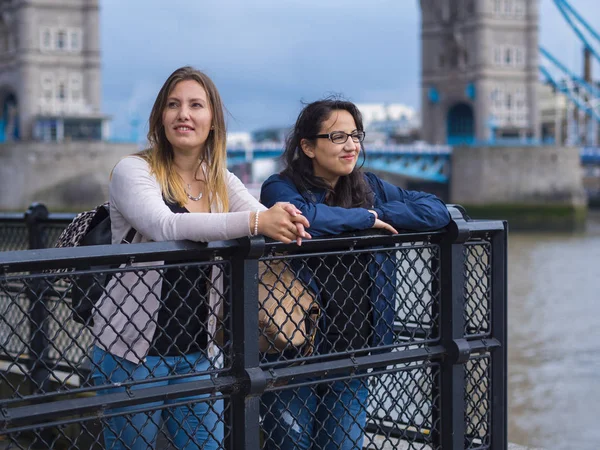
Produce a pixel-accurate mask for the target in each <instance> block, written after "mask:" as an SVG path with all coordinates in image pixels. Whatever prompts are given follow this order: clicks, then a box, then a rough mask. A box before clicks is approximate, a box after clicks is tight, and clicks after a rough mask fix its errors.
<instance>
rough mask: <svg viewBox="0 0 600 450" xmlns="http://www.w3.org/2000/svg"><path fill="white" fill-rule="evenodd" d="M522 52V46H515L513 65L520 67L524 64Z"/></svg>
mask: <svg viewBox="0 0 600 450" xmlns="http://www.w3.org/2000/svg"><path fill="white" fill-rule="evenodd" d="M524 53H525V52H524V50H523V47H516V48H515V65H516V66H517V67H522V66H523V65H525V57H524Z"/></svg>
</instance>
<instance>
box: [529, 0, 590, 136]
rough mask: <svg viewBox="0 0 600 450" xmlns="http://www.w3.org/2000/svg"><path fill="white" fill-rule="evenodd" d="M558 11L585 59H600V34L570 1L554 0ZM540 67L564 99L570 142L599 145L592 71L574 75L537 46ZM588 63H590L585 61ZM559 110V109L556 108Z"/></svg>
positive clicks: (544, 75)
mask: <svg viewBox="0 0 600 450" xmlns="http://www.w3.org/2000/svg"><path fill="white" fill-rule="evenodd" d="M554 4H555V5H556V7H557V9H558V11H559V12H560V13H561V15H562V16H563V18H564V19H565V21H566V22H567V24H568V25H569V26H570V27H571V29H573V31H574V32H575V34H576V35H577V37H578V38H579V40H580V41H581V43H582V45H583V48H584V52H585V53H586V56H584V57H586V58H591V57H592V56H593V57H594V58H595V59H596V60H598V62H600V34H599V33H598V32H596V30H594V28H593V27H592V26H591V25H590V24H589V23H587V22H586V21H585V19H584V18H583V17H582V16H581V15H580V14H579V13H578V12H577V11H576V10H575V9H574V8H573V7H572V6H571V5H570V4H569V2H568V1H567V0H554ZM540 56H541V58H540V66H539V70H540V73H541V74H542V76H543V77H544V79H545V81H546V82H547V83H549V84H550V85H551V86H552V87H553V88H554V89H555V90H556V91H558V92H561V93H563V94H564V95H565V96H566V98H567V100H568V104H567V141H568V143H569V144H571V145H579V144H581V143H582V142H581V140H582V138H583V139H584V140H585V143H586V144H587V145H593V146H596V145H598V124H599V123H600V88H599V87H598V86H596V85H595V84H594V82H593V81H592V80H591V70H590V72H589V73H586V74H584V76H583V77H581V76H578V75H576V74H574V73H573V72H572V71H570V70H569V69H568V68H567V67H566V66H565V65H564V64H562V63H561V62H560V61H559V60H558V59H557V58H555V57H554V56H553V55H552V54H551V53H550V52H549V51H548V50H546V49H544V48H542V47H540ZM588 63H590V62H588ZM557 113H558V111H557Z"/></svg>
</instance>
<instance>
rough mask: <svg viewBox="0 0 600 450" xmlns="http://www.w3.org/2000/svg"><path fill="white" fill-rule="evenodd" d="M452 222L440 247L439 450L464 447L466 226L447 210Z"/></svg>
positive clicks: (459, 215)
mask: <svg viewBox="0 0 600 450" xmlns="http://www.w3.org/2000/svg"><path fill="white" fill-rule="evenodd" d="M448 210H449V211H450V214H451V216H452V222H451V223H450V225H449V227H448V234H447V237H446V238H445V239H444V240H443V241H442V244H441V247H440V253H441V254H440V269H441V271H440V278H441V291H440V294H441V295H440V300H441V305H440V315H439V320H440V338H441V343H442V345H443V346H444V349H445V351H446V356H445V357H444V359H443V361H442V362H441V376H440V384H441V386H440V391H439V392H440V403H441V411H440V412H439V417H440V425H441V436H439V439H440V440H441V448H443V449H444V450H459V449H460V450H462V449H464V448H465V366H464V363H465V362H466V361H467V360H468V359H469V356H470V351H469V344H468V342H467V341H466V339H464V335H465V332H464V328H465V318H464V308H465V246H464V243H465V242H466V241H467V240H468V239H469V230H468V224H467V222H466V221H465V219H464V218H463V215H462V213H461V212H460V210H459V209H457V208H455V207H449V208H448Z"/></svg>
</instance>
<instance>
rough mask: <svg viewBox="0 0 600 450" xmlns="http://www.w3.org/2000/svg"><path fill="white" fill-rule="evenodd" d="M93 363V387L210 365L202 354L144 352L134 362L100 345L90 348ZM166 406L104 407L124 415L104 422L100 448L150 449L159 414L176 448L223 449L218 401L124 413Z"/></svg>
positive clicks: (191, 398)
mask: <svg viewBox="0 0 600 450" xmlns="http://www.w3.org/2000/svg"><path fill="white" fill-rule="evenodd" d="M93 361H94V363H95V367H94V370H93V372H92V378H93V380H94V384H95V385H96V386H106V385H109V386H110V385H114V384H115V383H121V382H126V381H138V380H146V379H148V378H157V377H165V376H168V375H180V374H187V373H193V372H201V371H205V370H208V368H209V367H210V363H209V361H208V360H207V359H206V358H205V357H204V355H203V354H202V353H194V354H190V355H181V356H166V357H164V356H148V357H147V358H146V361H145V362H143V363H141V364H139V365H136V364H134V363H132V362H130V361H127V360H125V359H123V358H119V357H117V356H115V355H112V354H110V353H108V352H106V351H104V350H103V349H101V348H99V347H94V353H93ZM207 378H208V375H198V376H196V377H191V378H185V379H179V380H163V381H157V382H153V383H144V384H142V385H139V386H138V385H136V386H132V388H131V389H132V390H135V389H144V388H147V387H155V386H166V385H169V384H178V383H186V382H189V381H197V380H202V379H207ZM124 391H125V389H124V388H115V389H103V390H100V391H98V392H99V394H101V395H102V394H107V393H115V392H124ZM206 397H207V395H198V396H193V397H186V398H179V399H176V400H174V401H176V402H181V401H191V400H197V399H198V400H201V399H203V398H206ZM168 403H169V402H167V404H168ZM164 404H165V402H153V403H145V404H143V405H135V406H130V407H125V408H118V409H113V410H109V411H107V412H108V413H123V414H124V415H119V416H114V417H111V418H109V419H108V423H107V425H106V426H105V428H104V448H106V449H113V450H121V449H123V450H125V449H127V450H142V449H143V450H147V449H154V448H155V446H156V438H157V435H158V430H159V427H160V421H161V417H162V419H163V420H164V422H165V424H166V427H167V430H168V432H169V435H170V437H171V440H172V441H173V442H174V444H175V446H176V448H177V449H180V450H196V449H205V450H216V449H219V448H221V445H222V441H223V417H222V413H223V401H222V400H216V401H215V400H212V401H210V400H209V401H204V402H203V401H199V402H197V403H189V404H186V405H182V406H177V407H172V408H165V409H159V410H154V411H148V412H144V413H137V414H127V411H130V410H132V409H135V408H139V407H144V408H148V409H149V410H150V409H152V408H156V407H160V406H162V405H164Z"/></svg>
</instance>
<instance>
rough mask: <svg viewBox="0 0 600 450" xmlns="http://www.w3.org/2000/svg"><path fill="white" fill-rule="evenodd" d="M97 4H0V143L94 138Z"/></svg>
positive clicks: (78, 0)
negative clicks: (6, 141)
mask: <svg viewBox="0 0 600 450" xmlns="http://www.w3.org/2000/svg"><path fill="white" fill-rule="evenodd" d="M98 2H99V0H61V1H48V0H28V1H23V0H0V141H5V140H28V139H39V140H46V141H62V140H86V141H89V140H101V139H103V138H104V137H106V134H107V132H108V117H107V116H104V115H102V114H101V112H100V107H101V71H100V69H101V68H100V39H99V20H98V18H99V6H98Z"/></svg>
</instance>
